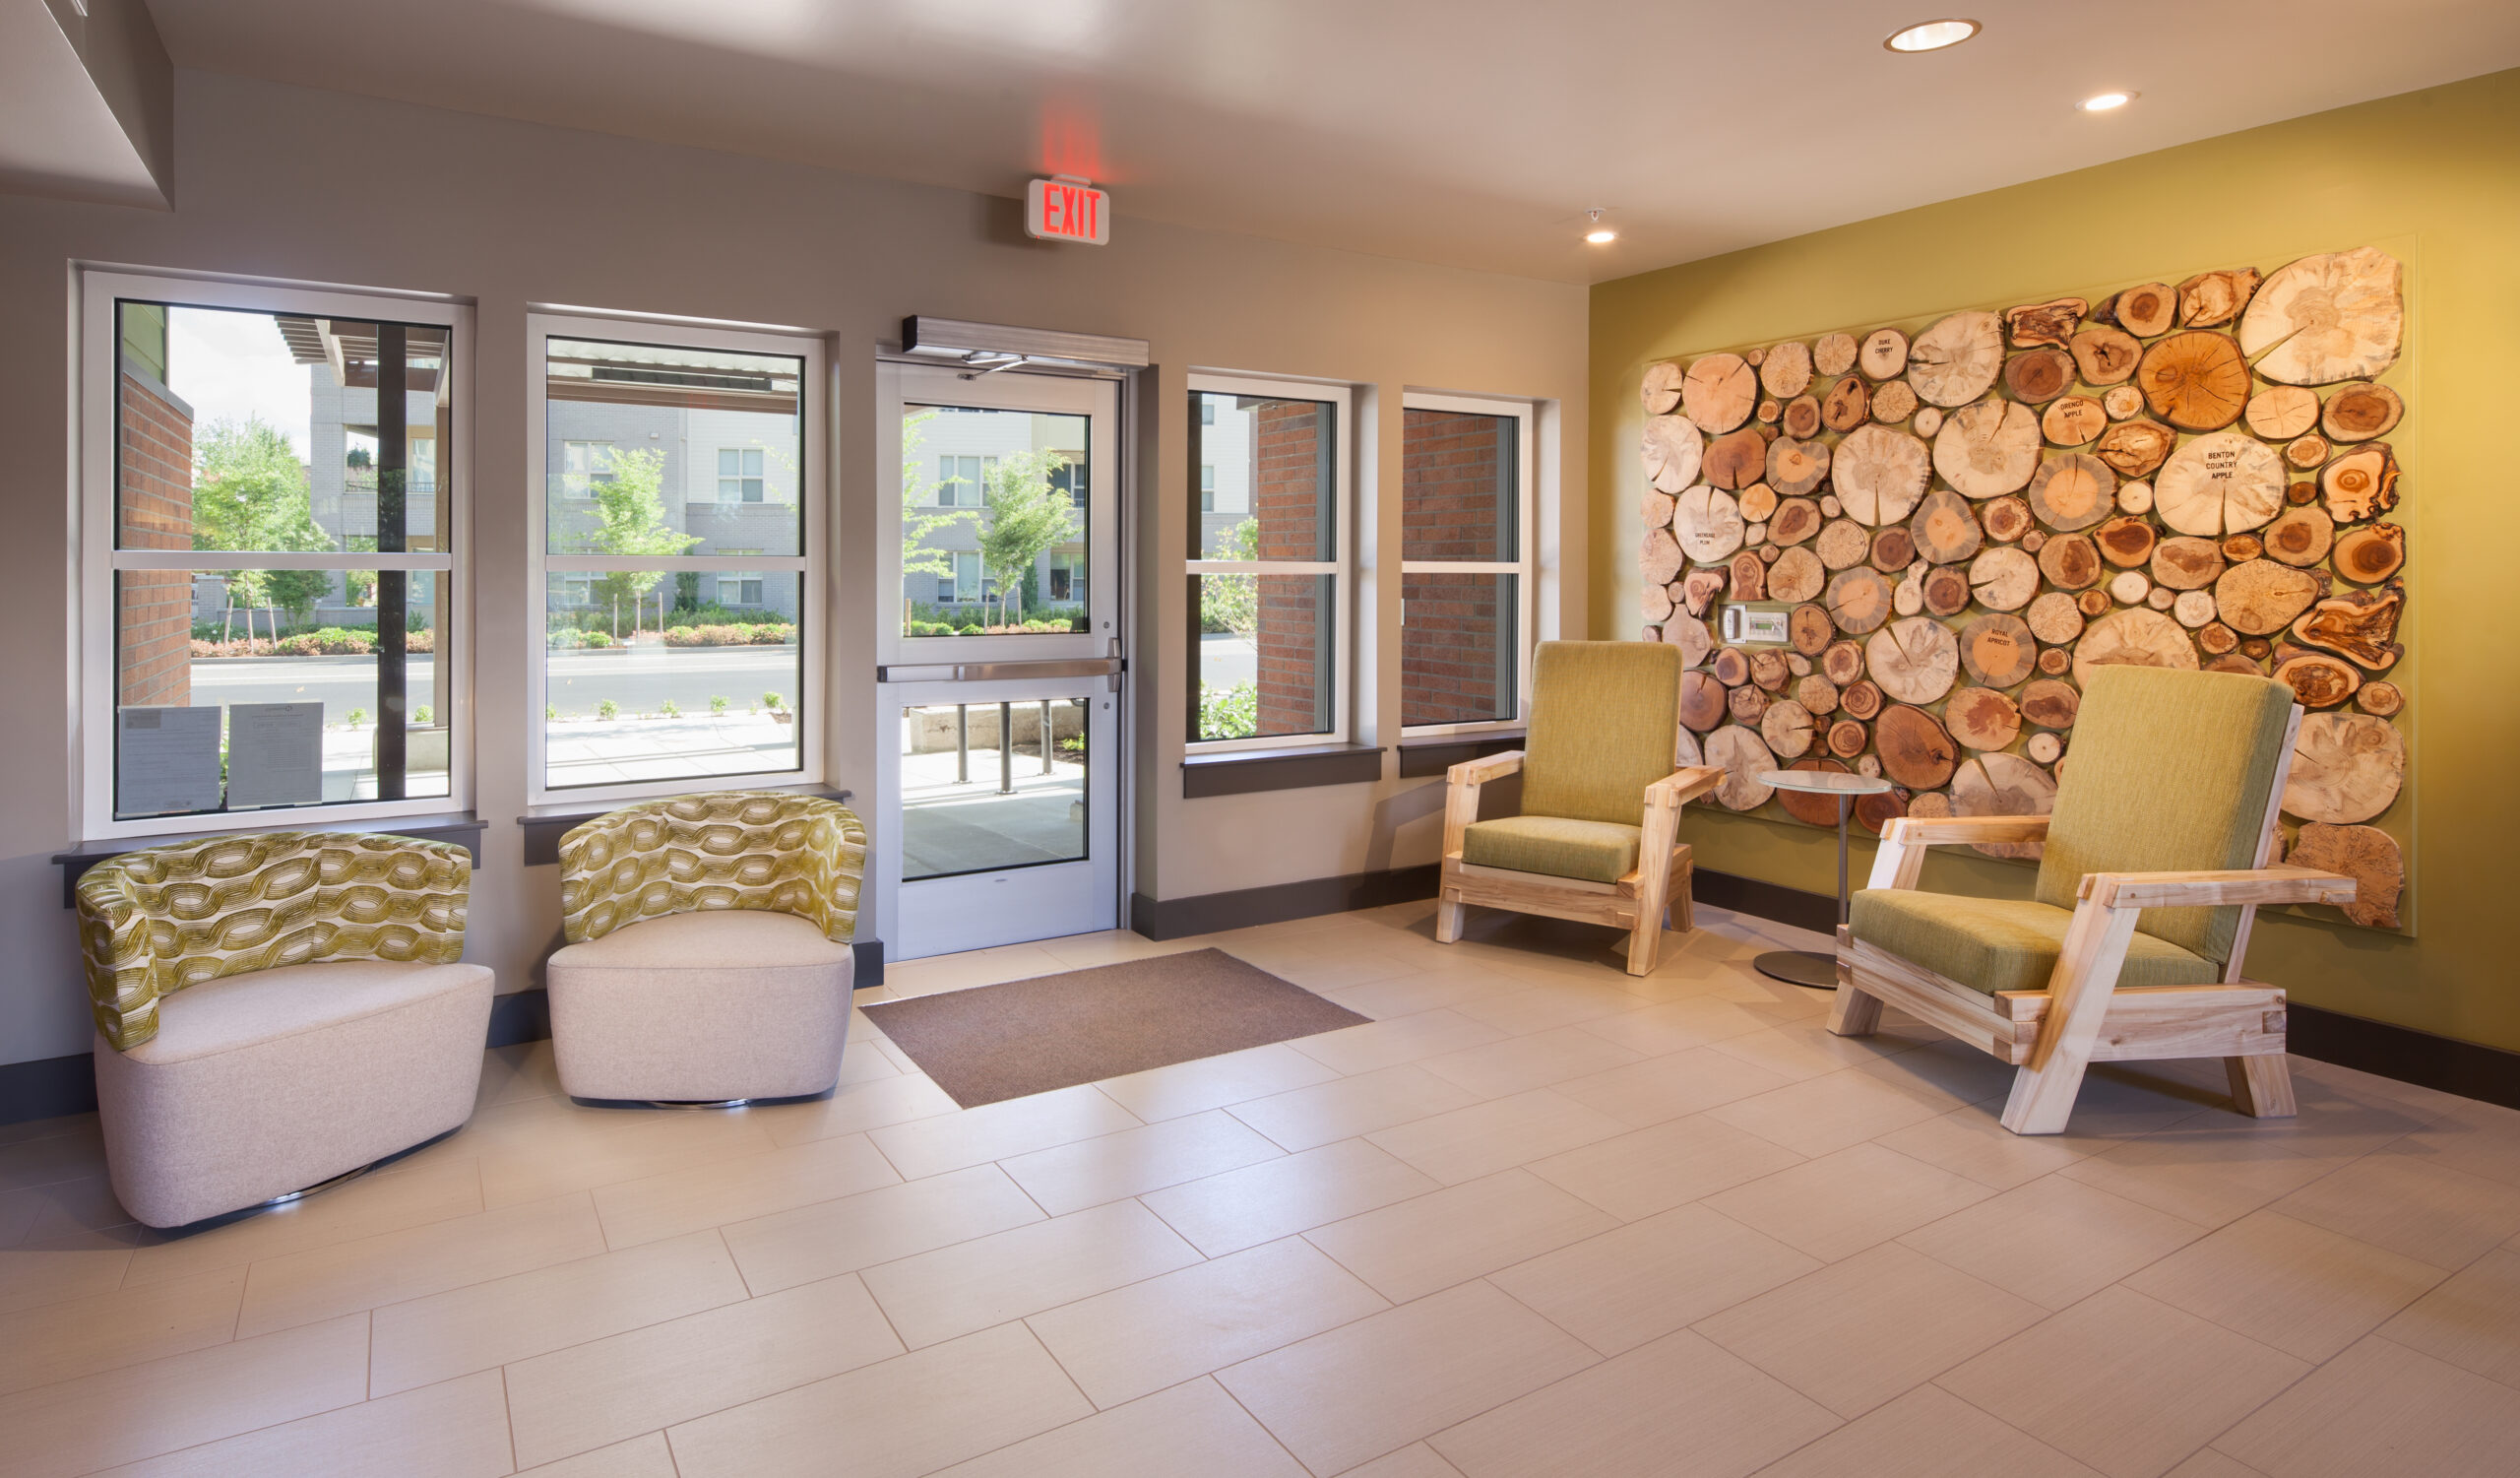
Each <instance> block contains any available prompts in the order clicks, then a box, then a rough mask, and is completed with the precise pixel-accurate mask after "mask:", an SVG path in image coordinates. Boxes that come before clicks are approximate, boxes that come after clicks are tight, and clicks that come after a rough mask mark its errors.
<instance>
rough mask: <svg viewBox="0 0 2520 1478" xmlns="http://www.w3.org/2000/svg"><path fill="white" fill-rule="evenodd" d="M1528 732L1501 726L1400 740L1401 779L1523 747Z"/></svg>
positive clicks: (1435, 773) (1416, 777)
mask: <svg viewBox="0 0 2520 1478" xmlns="http://www.w3.org/2000/svg"><path fill="white" fill-rule="evenodd" d="M1524 733H1525V731H1523V730H1521V729H1497V730H1491V731H1489V732H1486V733H1482V734H1430V735H1428V736H1426V737H1425V738H1424V739H1403V740H1401V741H1400V778H1401V779H1403V780H1422V779H1425V778H1427V777H1428V776H1439V775H1441V774H1443V773H1444V772H1445V771H1446V770H1449V769H1451V768H1452V767H1453V766H1455V765H1457V764H1460V763H1461V762H1462V761H1464V760H1470V759H1483V758H1485V757H1486V756H1488V755H1490V754H1502V753H1504V752H1505V751H1506V750H1508V749H1519V748H1521V747H1522V746H1523V736H1524Z"/></svg>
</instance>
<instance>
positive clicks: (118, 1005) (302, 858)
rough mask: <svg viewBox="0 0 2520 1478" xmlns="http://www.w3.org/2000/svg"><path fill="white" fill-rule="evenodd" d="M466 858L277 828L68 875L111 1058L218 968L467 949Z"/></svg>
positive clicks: (439, 846) (425, 847)
mask: <svg viewBox="0 0 2520 1478" xmlns="http://www.w3.org/2000/svg"><path fill="white" fill-rule="evenodd" d="M472 889H473V856H472V854H471V853H469V852H467V851H465V850H464V849H463V848H461V847H455V846H449V845H447V844H446V843H443V842H423V841H417V840H414V839H413V838H410V837H398V836H379V835H366V834H357V835H353V834H347V833H337V832H322V831H277V832H268V833H264V834H262V835H258V836H231V837H212V838H210V839H209V840H207V841H199V842H183V843H179V844H177V845H175V846H171V847H151V848H147V849H145V850H143V851H139V852H126V853H124V854H123V855H122V856H120V857H117V858H113V859H110V860H109V861H106V862H101V863H98V864H97V865H96V866H95V867H93V868H89V869H88V871H87V873H86V875H84V876H82V877H81V878H80V879H79V887H78V895H79V947H80V952H81V953H82V954H83V955H84V956H85V957H86V960H87V967H88V996H89V1007H90V1009H91V1011H92V1012H93V1013H94V1014H95V1019H96V1030H97V1032H98V1033H100V1034H101V1035H102V1036H103V1037H104V1039H105V1041H106V1042H107V1043H108V1044H110V1045H111V1046H112V1047H113V1048H114V1049H115V1050H116V1051H118V1052H128V1051H130V1050H131V1049H132V1048H135V1047H138V1046H139V1045H140V1044H141V1043H143V1042H146V1041H148V1040H149V1039H150V1038H152V1037H155V1036H156V1035H158V1000H159V999H161V998H162V997H164V996H170V995H172V994H173V993H175V992H177V991H180V990H182V989H183V988H185V987H186V986H195V985H199V984H201V983H202V982H203V981H206V980H217V979H219V978H220V977H221V976H227V975H245V974H248V973H250V972H252V971H256V970H271V969H277V968H278V967H280V966H283V965H303V964H308V963H311V962H313V961H316V960H369V959H373V960H401V961H410V962H413V963H418V964H429V965H444V964H452V963H453V962H455V961H456V960H459V959H461V958H463V956H464V916H465V908H466V905H467V903H468V902H469V900H470V898H471V895H472Z"/></svg>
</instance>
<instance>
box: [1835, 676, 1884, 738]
mask: <svg viewBox="0 0 2520 1478" xmlns="http://www.w3.org/2000/svg"><path fill="white" fill-rule="evenodd" d="M1838 706H1839V707H1840V708H1843V709H1845V710H1846V711H1847V714H1848V716H1849V717H1852V718H1858V719H1868V718H1871V717H1872V716H1873V715H1874V714H1877V713H1879V712H1881V689H1880V688H1879V687H1878V686H1876V685H1875V684H1874V682H1873V680H1872V679H1871V678H1869V677H1866V678H1863V679H1861V680H1859V681H1856V682H1850V683H1847V684H1846V685H1845V686H1843V687H1841V688H1839V689H1838ZM1859 752H1860V751H1859Z"/></svg>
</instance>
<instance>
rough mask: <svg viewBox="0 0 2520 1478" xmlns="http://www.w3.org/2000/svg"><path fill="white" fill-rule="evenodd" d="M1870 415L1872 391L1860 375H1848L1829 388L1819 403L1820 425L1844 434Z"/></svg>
mask: <svg viewBox="0 0 2520 1478" xmlns="http://www.w3.org/2000/svg"><path fill="white" fill-rule="evenodd" d="M1871 414H1872V391H1871V389H1870V388H1869V387H1867V386H1866V385H1865V384H1864V383H1863V376H1861V375H1853V374H1851V375H1848V376H1847V377H1846V378H1844V379H1842V380H1840V381H1838V382H1837V383H1836V384H1834V385H1832V386H1830V387H1829V393H1828V395H1826V396H1825V397H1823V398H1822V399H1821V401H1820V424H1822V425H1824V426H1827V427H1828V428H1829V429H1830V430H1832V431H1836V432H1839V433H1840V434H1844V433H1846V432H1848V431H1852V430H1854V429H1855V428H1856V427H1858V426H1859V425H1861V424H1863V422H1864V418H1866V417H1868V416H1870V415H1871Z"/></svg>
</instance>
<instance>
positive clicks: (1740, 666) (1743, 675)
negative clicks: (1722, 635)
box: [1707, 647, 1750, 687]
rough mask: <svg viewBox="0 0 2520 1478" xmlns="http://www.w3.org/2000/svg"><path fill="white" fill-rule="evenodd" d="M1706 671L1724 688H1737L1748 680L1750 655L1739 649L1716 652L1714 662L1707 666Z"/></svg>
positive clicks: (1724, 649) (1729, 648)
mask: <svg viewBox="0 0 2520 1478" xmlns="http://www.w3.org/2000/svg"><path fill="white" fill-rule="evenodd" d="M1707 671H1709V672H1711V673H1713V674H1714V675H1715V680H1716V681H1718V682H1721V683H1723V684H1724V685H1725V686H1726V687H1739V686H1740V685H1741V684H1742V683H1744V682H1747V681H1749V680H1750V654H1749V653H1747V652H1744V651H1742V650H1741V649H1740V648H1739V647H1725V648H1722V649H1720V650H1718V651H1717V652H1716V654H1715V660H1714V661H1713V662H1711V663H1709V664H1708V665H1707Z"/></svg>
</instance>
